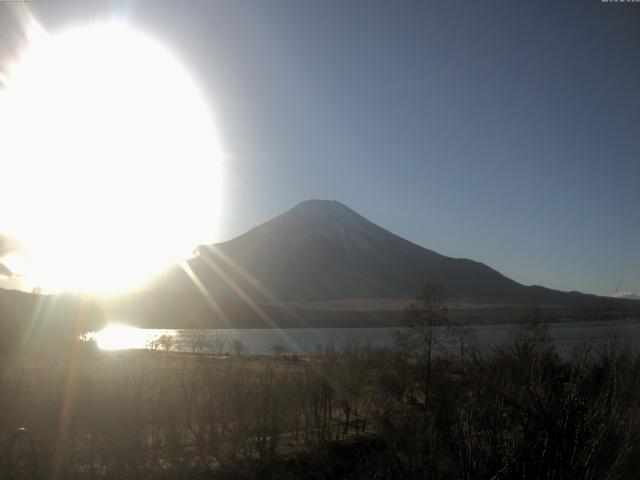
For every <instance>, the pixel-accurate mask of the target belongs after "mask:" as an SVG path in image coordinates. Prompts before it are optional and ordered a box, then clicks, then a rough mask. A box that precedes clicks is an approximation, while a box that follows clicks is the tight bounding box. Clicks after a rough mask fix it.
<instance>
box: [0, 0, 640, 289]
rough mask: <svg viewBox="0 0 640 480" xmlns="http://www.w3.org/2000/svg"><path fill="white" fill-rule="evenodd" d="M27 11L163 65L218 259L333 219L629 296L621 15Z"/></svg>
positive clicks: (527, 6) (490, 8)
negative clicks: (333, 204)
mask: <svg viewBox="0 0 640 480" xmlns="http://www.w3.org/2000/svg"><path fill="white" fill-rule="evenodd" d="M3 8H4V7H3ZM31 8H32V9H33V11H34V12H35V13H36V14H37V16H38V18H40V20H41V21H42V22H43V24H44V25H45V26H49V27H51V28H63V27H64V26H66V25H70V24H74V23H78V22H83V21H85V20H87V19H92V20H95V19H96V18H97V19H100V18H102V17H104V18H113V17H116V18H122V19H124V20H126V21H128V22H130V23H132V24H133V25H135V26H137V27H139V28H141V29H143V30H145V31H147V32H150V33H151V34H152V35H153V36H154V37H155V38H157V39H158V40H159V41H161V42H162V43H163V44H165V45H167V46H168V47H170V48H171V49H172V50H173V51H174V52H175V54H176V55H177V56H179V58H181V60H182V62H183V63H184V64H185V65H186V66H187V68H188V69H189V71H190V72H191V74H192V75H193V76H194V78H195V79H196V81H197V82H198V83H199V85H200V87H201V88H202V90H203V91H204V92H205V94H206V97H207V99H208V101H209V102H210V107H211V109H212V110H213V111H214V112H215V115H216V118H217V120H218V124H219V125H218V128H219V130H220V136H221V138H222V143H223V145H224V146H225V148H226V150H227V153H228V159H227V161H226V169H227V174H226V178H227V181H226V189H225V195H226V200H225V207H226V214H225V218H224V222H223V230H222V231H221V232H220V240H226V239H228V238H231V237H232V236H235V235H237V234H240V233H242V232H243V231H245V230H247V229H249V228H251V227H252V226H254V225H255V224H257V223H260V222H262V221H266V220H268V219H269V218H271V217H273V216H275V215H277V214H279V213H282V212H283V211H285V210H287V209H289V208H291V207H292V206H294V205H295V204H297V203H298V202H300V201H302V200H305V199H309V198H325V199H335V200H339V201H341V202H343V203H345V204H346V205H348V206H350V207H351V208H353V209H354V210H356V211H358V212H359V213H361V214H363V215H364V216H366V217H368V218H369V219H370V220H372V221H374V222H376V223H378V224H379V225H381V226H383V227H385V228H387V229H389V230H391V231H393V232H394V233H397V234H398V235H401V236H403V237H405V238H407V239H409V240H411V241H413V242H415V243H418V244H420V245H423V246H425V247H427V248H430V249H433V250H436V251H438V252H440V253H443V254H446V255H451V256H455V257H467V258H473V259H475V260H479V261H482V262H484V263H487V264H488V265H490V266H492V267H494V268H496V269H497V270H499V271H501V272H502V273H504V274H505V275H507V276H509V277H511V278H513V279H515V280H517V281H520V282H522V283H525V284H541V285H545V286H548V287H552V288H558V289H562V290H574V289H575V290H581V291H585V292H593V293H599V294H606V293H609V292H611V291H613V290H614V288H615V287H616V285H617V284H618V282H619V281H621V290H623V291H635V292H640V252H639V246H640V215H639V212H638V209H639V206H640V115H639V111H640V89H639V88H638V86H639V85H640V61H639V60H640V58H639V55H640V50H639V49H638V46H639V45H640V28H639V26H640V4H638V3H628V4H621V3H601V2H600V1H599V0H575V1H569V0H563V1H557V0H553V1H552V0H549V1H539V2H513V1H509V0H505V1H483V2H478V1H475V0H469V1H447V2H443V1H420V2H418V1H415V2H411V1H405V2H390V1H371V0H367V1H364V0H362V1H347V2H344V1H304V2H301V1H297V0H291V1H285V0H273V1H249V0H243V1H231V0H228V1H207V2H205V1H203V2H198V1H191V2H186V3H185V2H176V1H167V2H163V1H158V0H156V1H134V0H130V1H128V2H125V3H123V2H67V1H65V2H50V3H49V2H48V3H44V2H37V1H33V2H31ZM4 13H5V12H2V11H0V14H4ZM0 41H2V39H1V38H0ZM0 52H1V50H0Z"/></svg>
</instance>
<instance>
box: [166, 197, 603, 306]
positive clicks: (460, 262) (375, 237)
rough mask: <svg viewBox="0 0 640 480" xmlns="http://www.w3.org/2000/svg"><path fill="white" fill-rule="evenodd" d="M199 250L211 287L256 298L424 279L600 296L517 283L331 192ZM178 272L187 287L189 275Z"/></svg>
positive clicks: (504, 294) (475, 290)
mask: <svg viewBox="0 0 640 480" xmlns="http://www.w3.org/2000/svg"><path fill="white" fill-rule="evenodd" d="M196 252H197V254H196V256H195V257H194V258H192V259H191V260H189V262H188V264H189V266H190V267H191V269H192V271H193V273H194V274H195V275H196V276H197V277H198V279H199V280H200V281H201V282H202V284H203V285H205V286H206V287H207V289H208V290H209V291H210V292H213V293H215V294H216V295H217V294H222V295H224V296H227V297H229V296H231V297H233V296H237V294H238V291H241V292H242V293H243V294H246V295H247V296H249V297H250V298H252V299H254V300H255V301H257V302H271V301H273V300H274V299H277V300H279V301H282V302H300V301H322V300H337V299H345V298H411V297H412V296H413V295H414V294H415V292H416V291H417V290H418V289H419V288H420V287H421V286H424V285H426V284H438V285H441V286H443V287H444V288H445V290H446V291H447V294H448V296H449V298H450V299H451V300H453V301H465V302H473V303H477V302H483V303H502V304H513V303H516V304H550V305H562V304H565V303H569V304H571V303H575V302H576V301H578V302H580V301H582V300H587V299H591V298H594V297H595V298H599V297H596V296H593V295H589V294H582V293H574V292H560V291H557V290H552V289H548V288H546V287H542V286H525V285H522V284H520V283H519V282H516V281H515V280H512V279H510V278H508V277H506V276H505V275H503V274H502V273H500V272H499V271H497V270H495V269H493V268H492V267H490V266H488V265H486V264H484V263H481V262H478V261H475V260H472V259H469V258H453V257H448V256H445V255H442V254H440V253H438V252H435V251H433V250H430V249H428V248H425V247H423V246H421V245H418V244H416V243H414V242H411V241H409V240H406V239H404V238H402V237H400V236H398V235H396V234H394V233H393V232H391V231H389V230H387V229H385V228H383V227H381V226H379V225H377V224H375V223H373V222H371V221H370V220H368V219H367V218H366V217H364V216H362V215H360V214H359V213H357V212H355V211H354V210H352V209H351V208H349V207H347V206H346V205H344V204H342V203H340V202H338V201H335V200H319V199H311V200H306V201H303V202H301V203H299V204H297V205H296V206H294V207H293V208H291V209H289V210H287V211H286V212H284V213H282V214H280V215H278V216H276V217H274V218H272V219H271V220H268V221H266V222H264V223H262V224H260V225H258V226H256V227H254V228H252V229H250V230H249V231H247V232H245V233H243V234H241V235H239V236H238V237H235V238H233V239H231V240H228V241H226V242H221V243H218V244H214V245H202V246H200V247H198V249H197V250H196ZM175 275H177V276H180V274H175ZM182 276H183V279H182V284H183V285H182V287H181V288H185V287H184V284H185V283H187V284H188V283H190V282H191V280H189V279H188V278H187V277H186V276H185V275H182ZM175 283H176V282H174V284H175ZM177 283H180V282H177ZM230 283H231V284H232V285H231V286H230ZM258 286H260V288H258ZM265 291H267V292H268V294H265Z"/></svg>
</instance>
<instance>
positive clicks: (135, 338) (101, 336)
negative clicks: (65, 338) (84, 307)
mask: <svg viewBox="0 0 640 480" xmlns="http://www.w3.org/2000/svg"><path fill="white" fill-rule="evenodd" d="M175 334H176V332H175V330H159V329H146V328H136V327H131V326H128V325H119V324H114V325H107V326H106V327H105V328H103V329H102V330H100V331H98V332H91V333H89V334H87V335H86V338H87V339H88V340H95V342H96V344H97V345H98V347H99V348H100V349H101V350H131V349H143V348H153V347H154V345H155V344H156V343H157V342H158V341H159V339H160V338H161V337H162V336H170V337H172V336H175Z"/></svg>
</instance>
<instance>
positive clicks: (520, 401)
mask: <svg viewBox="0 0 640 480" xmlns="http://www.w3.org/2000/svg"><path fill="white" fill-rule="evenodd" d="M539 320H540V319H539V318H538V316H537V315H536V314H533V315H532V316H531V318H530V319H529V322H528V323H526V324H523V325H522V326H521V327H519V328H518V329H517V330H514V331H513V333H512V335H511V338H510V340H509V341H508V342H507V343H505V344H504V345H502V346H501V347H499V348H495V349H491V350H483V351H479V350H472V349H469V348H467V346H466V345H465V332H464V328H463V327H456V326H455V325H451V324H449V322H448V317H447V312H446V309H445V308H444V305H443V303H442V302H441V300H440V299H439V297H438V296H437V295H435V294H434V293H433V292H429V291H427V292H425V294H424V295H422V296H421V297H420V299H419V301H418V302H417V303H416V304H414V306H413V307H412V308H411V309H410V311H409V317H408V326H407V329H406V330H405V331H404V332H402V333H401V334H399V335H398V338H397V339H396V340H397V341H396V344H395V346H394V347H393V348H389V349H385V350H380V349H374V348H372V347H370V346H367V345H358V344H355V343H354V344H351V345H349V346H347V348H345V349H344V351H341V352H334V351H331V350H328V351H326V352H325V353H324V354H323V355H319V356H314V357H312V358H294V357H290V356H287V355H286V354H285V353H283V352H282V351H279V352H276V353H277V355H274V357H272V358H264V357H263V358H259V357H252V356H246V355H233V356H225V357H223V356H214V355H178V354H172V353H171V352H120V353H101V352H97V351H95V350H94V349H92V348H91V345H90V344H83V343H76V344H75V345H74V346H73V348H72V351H71V353H70V354H69V355H68V356H66V357H60V356H58V357H55V358H53V359H52V358H50V357H48V358H44V357H40V358H38V357H36V358H32V359H30V360H29V361H19V360H16V359H12V358H7V359H5V360H4V361H2V363H1V364H0V382H1V384H0V441H1V445H0V448H1V450H0V452H2V453H3V455H2V456H1V457H0V459H1V460H0V462H1V463H0V478H1V479H8V478H42V479H50V478H55V479H89V478H105V479H151V478H160V479H162V478H164V479H180V478H185V479H186V478H202V479H287V478H291V479H293V478H308V479H342V478H353V479H365V478H366V479H369V478H374V479H392V478H393V479H395V478H402V479H408V478H419V479H423V478H425V479H426V478H429V479H516V478H518V479H601V478H602V479H603V478H640V448H639V447H640V443H639V433H640V425H639V424H638V420H639V415H640V411H639V408H638V407H639V400H640V391H639V389H640V359H639V358H638V357H637V356H633V355H631V354H630V353H628V352H626V351H620V350H618V349H616V347H615V345H613V344H612V345H611V346H610V347H607V348H598V349H595V348H591V347H589V346H588V345H585V346H584V348H581V349H579V350H577V351H576V352H575V354H574V355H573V357H572V358H571V359H569V360H566V359H561V358H560V357H559V356H558V355H557V353H556V352H555V350H554V347H553V344H552V342H551V340H550V338H549V336H548V333H547V331H546V327H545V326H544V324H543V323H540V321H539ZM440 326H445V327H446V328H445V329H440V328H436V327H440ZM274 352H275V349H274ZM19 427H24V428H26V429H27V430H28V432H29V433H19V434H17V435H16V434H14V432H15V431H16V429H17V428H19ZM32 441H33V445H31V442H32ZM5 452H6V453H5ZM10 463H11V465H10Z"/></svg>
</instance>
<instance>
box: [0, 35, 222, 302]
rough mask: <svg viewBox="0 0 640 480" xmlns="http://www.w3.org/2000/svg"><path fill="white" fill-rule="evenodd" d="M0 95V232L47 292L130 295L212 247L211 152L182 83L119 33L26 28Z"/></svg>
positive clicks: (151, 47)
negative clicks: (25, 40) (17, 247)
mask: <svg viewBox="0 0 640 480" xmlns="http://www.w3.org/2000/svg"><path fill="white" fill-rule="evenodd" d="M3 83H4V88H0V142H1V144H2V157H1V159H0V166H1V167H2V176H3V179H2V195H3V201H2V205H3V206H2V207H0V209H2V211H1V212H0V233H7V234H11V235H12V236H13V237H15V238H17V239H18V240H19V242H20V243H21V245H22V247H23V250H22V251H23V253H21V254H20V255H21V256H22V257H23V258H22V259H20V260H18V259H14V265H20V266H21V269H22V270H21V271H19V272H16V273H20V274H23V275H24V276H25V278H28V279H29V280H30V281H31V282H32V283H33V284H34V285H39V286H41V287H43V288H45V289H47V290H49V291H54V292H55V291H100V292H105V291H106V292H113V291H122V290H126V289H129V288H133V287H135V286H137V285H139V284H141V283H142V282H143V281H144V280H146V279H148V278H149V277H150V276H152V275H153V274H154V273H156V272H158V271H160V270H161V269H163V268H164V267H165V266H167V265H168V264H169V263H170V262H172V261H174V260H179V259H183V258H185V257H187V256H188V255H189V254H190V253H191V251H192V250H193V249H194V248H195V247H196V246H197V245H198V244H201V243H208V242H212V241H213V240H214V239H215V238H214V235H215V229H216V222H217V218H218V210H219V208H220V188H221V171H220V161H221V159H220V153H219V148H218V144H217V138H216V132H215V128H214V122H213V120H212V116H211V114H210V112H209V110H208V108H207V105H206V103H205V101H204V100H203V97H202V95H201V93H200V92H199V90H198V88H197V86H196V84H195V82H194V81H193V80H192V79H191V78H190V76H189V75H188V73H187V72H186V70H185V69H184V68H183V67H182V66H181V65H180V64H179V62H178V61H177V60H176V59H175V58H174V57H173V56H172V55H171V54H170V53H169V52H168V51H167V50H166V49H165V48H164V47H162V46H160V45H159V44H158V43H156V42H155V41H154V40H153V39H151V38H150V37H148V36H147V35H144V34H142V33H140V32H138V31H136V30H134V29H133V28H131V27H130V26H127V25H125V24H120V23H106V24H96V25H91V26H84V27H78V28H74V29H70V30H68V31H64V32H62V33H58V34H55V35H54V34H48V33H46V32H44V31H43V30H42V29H41V28H38V27H37V26H36V27H34V28H32V29H31V30H30V36H29V44H28V47H27V48H26V50H25V51H23V52H21V54H20V56H19V58H18V61H17V62H16V63H15V64H13V65H12V66H11V67H10V68H9V71H8V72H5V75H3Z"/></svg>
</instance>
